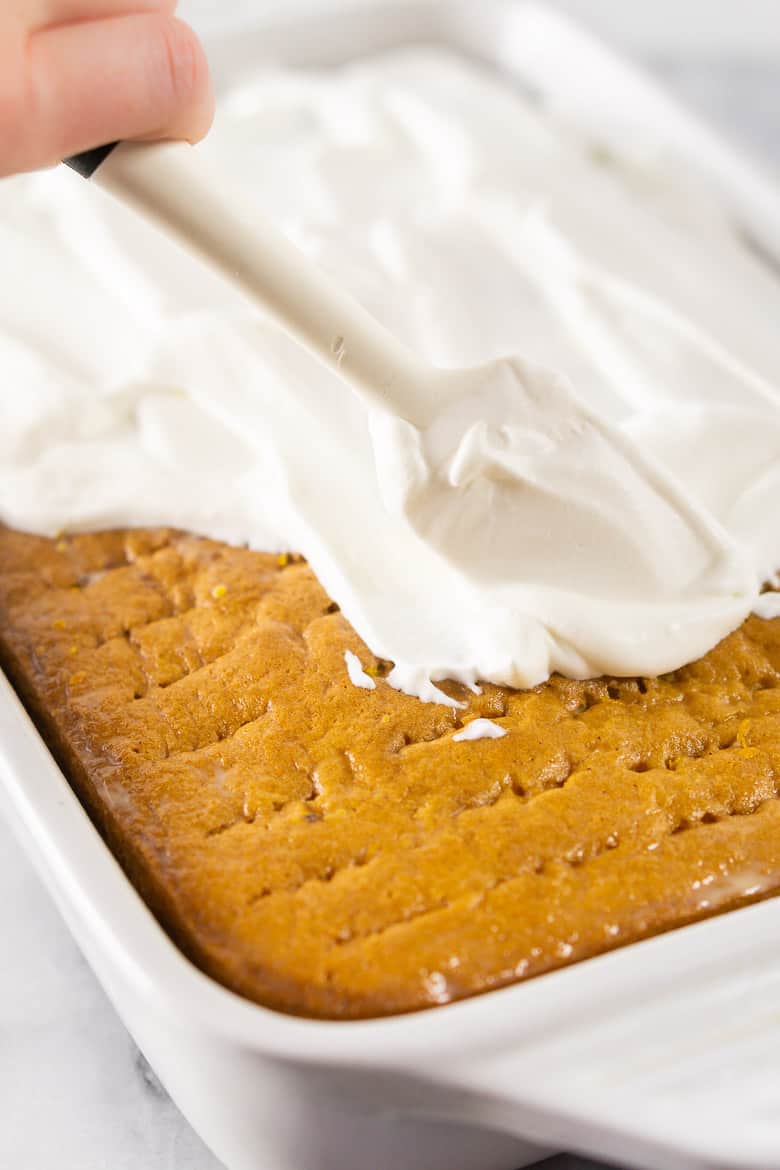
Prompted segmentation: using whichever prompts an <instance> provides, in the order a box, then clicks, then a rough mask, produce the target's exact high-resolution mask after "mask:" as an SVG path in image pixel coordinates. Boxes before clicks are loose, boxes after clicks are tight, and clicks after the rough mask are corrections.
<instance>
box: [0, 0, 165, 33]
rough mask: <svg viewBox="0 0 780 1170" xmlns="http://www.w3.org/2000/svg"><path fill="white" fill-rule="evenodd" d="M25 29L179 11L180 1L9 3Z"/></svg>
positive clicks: (16, 0)
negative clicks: (133, 14) (144, 13)
mask: <svg viewBox="0 0 780 1170" xmlns="http://www.w3.org/2000/svg"><path fill="white" fill-rule="evenodd" d="M10 3H11V8H12V9H14V8H16V9H17V10H18V15H19V17H20V19H21V20H22V22H23V25H24V27H25V28H27V29H29V30H30V31H32V32H34V31H36V30H38V29H41V28H46V27H48V26H51V25H58V24H70V23H72V22H74V21H81V20H105V19H107V18H108V17H111V16H127V15H128V14H129V13H136V12H167V13H172V12H174V11H175V10H176V4H177V0H10Z"/></svg>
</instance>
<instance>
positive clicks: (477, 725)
mask: <svg viewBox="0 0 780 1170" xmlns="http://www.w3.org/2000/svg"><path fill="white" fill-rule="evenodd" d="M505 735H506V728H505V727H501V726H500V724H498V723H493V722H491V720H490V719H472V720H471V722H470V723H467V724H466V726H465V727H464V728H463V729H462V730H461V731H457V732H456V733H455V735H453V737H452V738H453V741H454V742H455V743H463V742H465V741H467V740H473V739H503V737H504V736H505Z"/></svg>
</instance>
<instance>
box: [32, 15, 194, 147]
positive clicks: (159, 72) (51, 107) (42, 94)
mask: <svg viewBox="0 0 780 1170" xmlns="http://www.w3.org/2000/svg"><path fill="white" fill-rule="evenodd" d="M28 60H29V68H30V89H29V93H30V103H31V107H32V108H31V109H30V111H29V113H28V117H27V119H26V125H25V128H24V132H25V139H26V141H25V143H20V151H21V154H22V158H21V159H20V160H17V166H16V167H15V168H14V169H18V170H29V169H34V168H36V167H40V166H46V165H49V164H53V163H55V162H58V161H60V160H61V159H62V158H65V157H66V156H68V155H71V154H77V153H79V152H80V151H82V150H88V149H90V148H92V147H94V146H101V145H103V144H105V143H108V142H114V141H117V140H119V139H126V138H142V137H143V138H185V139H189V140H190V141H197V140H198V139H200V138H202V137H203V136H204V134H206V132H207V131H208V129H209V126H210V125H211V121H212V117H213V113H214V98H213V92H212V87H211V79H210V76H209V68H208V63H207V61H206V56H205V53H204V52H203V48H202V46H201V44H200V41H199V40H198V38H197V37H196V35H195V33H194V32H193V31H192V29H190V28H189V27H188V25H186V24H184V23H183V22H182V21H180V20H177V19H175V18H174V17H173V16H170V15H167V14H165V13H137V14H134V15H128V16H121V17H114V18H111V19H107V20H97V21H90V22H83V23H81V24H71V25H62V26H59V27H54V28H49V29H44V30H42V31H41V32H39V33H36V34H35V35H34V36H33V38H32V40H31V42H30V48H29V58H28Z"/></svg>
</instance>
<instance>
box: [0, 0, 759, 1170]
mask: <svg viewBox="0 0 780 1170" xmlns="http://www.w3.org/2000/svg"><path fill="white" fill-rule="evenodd" d="M237 26H238V27H237V28H236V30H235V32H234V34H233V35H231V36H229V37H227V38H224V37H223V38H221V39H218V40H216V41H215V42H214V43H213V45H212V46H211V49H212V59H213V61H214V65H215V69H216V73H217V78H218V81H220V82H223V83H224V82H225V81H226V79H228V78H230V77H231V76H232V77H236V76H239V77H240V76H241V74H242V73H243V72H244V71H245V70H247V69H248V68H250V67H252V68H254V67H256V66H257V63H258V60H259V59H262V58H272V59H277V60H284V61H287V62H290V63H296V64H298V63H299V64H308V63H321V64H328V63H335V62H338V61H343V60H346V59H349V58H352V57H356V56H360V55H363V54H365V53H366V52H367V51H371V50H376V49H381V48H386V47H389V46H391V45H393V44H398V43H401V42H405V41H420V40H424V41H428V42H444V43H446V44H448V45H450V46H453V47H456V48H459V49H461V50H463V51H464V52H466V53H468V54H471V55H473V56H478V57H480V58H481V59H483V60H487V61H492V62H493V64H494V65H495V66H496V67H498V68H500V69H501V70H502V71H504V72H505V73H506V74H507V77H508V79H509V80H511V81H514V82H515V83H518V84H522V85H523V86H525V87H526V88H531V89H532V90H534V91H536V92H538V93H539V94H540V95H542V97H543V98H544V100H545V101H547V102H548V103H549V104H550V105H552V106H554V107H555V108H556V109H557V110H558V111H559V112H560V113H561V114H562V115H564V116H567V117H571V118H573V119H575V120H576V121H578V122H579V123H580V124H582V125H585V126H586V127H590V128H591V130H592V131H593V133H594V135H595V136H596V137H597V139H598V141H599V142H601V143H605V142H606V143H609V142H610V141H611V140H613V139H617V140H618V141H623V140H624V139H625V135H626V133H628V134H630V135H633V136H635V137H636V138H641V139H642V140H644V141H656V142H660V143H664V144H667V145H668V146H669V147H670V148H673V149H674V150H676V151H678V152H681V153H683V154H684V155H685V156H686V158H687V159H688V160H689V161H690V162H693V163H694V164H695V165H696V166H697V167H699V168H701V169H702V170H703V171H705V172H706V173H708V174H709V176H710V178H711V179H712V181H713V183H714V184H716V186H717V187H718V188H719V189H720V190H721V191H722V193H723V197H724V198H725V199H727V200H730V201H731V203H732V206H733V209H734V213H735V216H738V217H739V220H740V223H741V226H742V228H743V229H744V231H745V232H746V233H748V234H750V235H752V236H753V237H755V239H757V240H758V241H760V242H761V244H762V246H763V248H764V249H765V251H767V252H768V253H771V254H773V255H774V256H775V257H777V255H778V254H779V253H780V203H779V202H778V198H777V194H776V192H775V191H774V189H773V187H772V185H771V184H770V183H769V182H767V181H766V180H763V179H762V178H761V177H760V176H759V175H758V174H757V172H755V171H754V170H753V169H751V168H750V167H747V166H746V165H745V164H744V163H742V162H741V161H740V160H738V159H737V158H736V157H735V155H734V154H733V153H732V151H731V150H730V149H729V148H728V147H726V146H725V145H723V144H722V143H720V142H719V141H718V140H717V138H715V137H714V136H713V135H711V134H710V133H709V132H707V131H705V130H703V129H702V128H701V127H699V126H698V125H697V123H696V122H695V120H693V119H691V118H690V117H688V116H687V115H685V114H683V113H681V112H680V111H679V110H678V109H677V108H676V107H675V106H674V104H673V103H672V102H671V101H669V99H667V98H666V97H664V96H663V95H662V94H660V93H658V92H657V91H656V89H655V88H654V86H652V85H651V84H650V83H649V82H647V81H646V80H644V79H642V78H641V77H639V76H638V75H636V74H635V73H634V72H633V71H632V70H631V69H630V68H629V67H628V66H625V65H623V64H622V63H620V62H619V61H616V60H615V59H614V57H612V56H611V55H610V54H609V53H608V52H607V51H606V50H604V49H603V48H601V47H600V46H598V45H596V44H594V43H593V42H592V41H591V40H590V39H589V38H588V37H586V36H585V35H584V34H582V33H580V32H579V31H577V30H576V29H575V28H573V27H572V26H571V25H569V24H568V23H567V22H565V21H563V20H562V19H561V18H560V17H558V16H556V15H555V14H553V13H552V12H551V11H548V10H547V9H545V8H543V7H540V6H537V5H535V4H531V3H523V2H521V0H520V2H517V3H512V2H511V0H510V2H507V0H484V2H482V3H475V2H474V3H468V4H444V3H426V4H418V3H412V2H408V3H403V4H401V3H395V4H386V5H377V4H374V5H371V6H370V7H368V8H367V7H363V8H362V9H360V10H357V11H356V12H355V13H354V15H349V16H348V15H347V14H345V12H344V9H343V6H340V7H339V10H338V13H336V12H333V13H330V14H328V13H325V14H321V15H312V17H311V19H309V20H307V21H306V22H305V23H301V22H300V20H297V21H295V22H291V21H289V20H288V21H287V22H286V23H275V24H273V25H268V24H263V23H262V22H260V21H258V20H249V21H248V22H245V21H243V20H242V21H239V22H237ZM725 275H726V274H724V278H725ZM0 803H1V804H2V806H3V807H4V808H5V809H6V811H7V813H8V815H9V816H10V818H11V821H12V823H13V824H14V825H15V827H16V828H17V830H18V832H19V835H20V838H21V840H22V841H23V843H24V844H25V845H26V847H27V849H28V850H29V854H30V856H31V858H32V860H33V861H34V863H35V864H36V866H37V868H38V869H39V871H40V873H41V875H42V876H43V878H44V880H45V882H46V884H47V885H48V887H49V889H50V891H51V892H52V894H53V896H54V897H55V899H56V901H57V903H58V904H59V906H60V908H61V910H62V913H63V915H64V917H65V918H66V920H67V922H68V923H69V925H70V928H71V930H72V931H73V934H74V935H75V937H76V939H77V941H78V943H79V945H80V946H81V948H82V949H83V951H84V953H85V954H86V956H87V958H88V959H89V961H90V962H91V964H92V966H93V967H94V969H95V971H96V972H97V974H98V976H99V978H100V979H101V981H102V983H103V985H104V986H105V988H106V991H107V992H108V994H109V996H110V997H111V999H112V1000H113V1002H114V1004H115V1005H116V1008H117V1010H118V1012H119V1013H120V1015H121V1016H122V1018H123V1020H124V1021H125V1023H126V1024H127V1026H128V1028H129V1029H130V1031H131V1032H132V1033H133V1035H134V1036H135V1038H136V1040H137V1042H138V1044H139V1045H140V1047H141V1048H142V1049H143V1051H144V1053H145V1054H146V1056H147V1058H148V1059H149V1061H150V1062H151V1063H152V1065H153V1066H154V1067H155V1069H156V1070H157V1072H158V1074H159V1076H160V1077H161V1079H162V1080H163V1082H164V1083H165V1085H166V1086H167V1088H168V1089H169V1091H170V1093H171V1095H172V1096H173V1098H174V1100H175V1101H176V1102H177V1104H178V1105H179V1106H180V1107H181V1109H182V1110H183V1112H184V1113H185V1115H186V1116H187V1117H188V1118H189V1120H190V1121H191V1122H192V1124H193V1125H194V1126H195V1128H196V1129H197V1130H198V1131H199V1132H200V1133H201V1135H202V1136H203V1138H204V1139H205V1140H206V1142H208V1143H209V1145H211V1146H212V1147H213V1149H214V1150H215V1152H216V1153H217V1154H218V1155H219V1157H221V1158H222V1159H223V1160H224V1161H225V1163H226V1164H227V1166H228V1167H230V1170H391V1167H392V1170H517V1168H518V1167H519V1166H521V1165H524V1164H527V1163H529V1162H531V1161H533V1160H535V1159H536V1158H539V1157H541V1156H543V1154H544V1153H545V1152H547V1151H549V1150H555V1149H561V1148H566V1149H574V1150H581V1151H583V1152H590V1153H593V1154H596V1155H601V1156H604V1157H607V1158H611V1159H614V1160H617V1161H622V1162H624V1163H626V1164H632V1165H636V1166H644V1167H649V1168H652V1170H662V1168H664V1167H667V1168H669V1170H672V1168H673V1170H687V1168H694V1167H697V1168H701V1167H724V1168H725V1167H729V1168H731V1170H734V1168H737V1167H745V1168H749V1170H762V1168H765V1170H777V1168H778V1167H779V1166H780V899H778V900H775V901H769V902H766V903H763V904H761V905H757V906H752V907H749V908H747V909H743V910H740V911H737V912H734V913H732V914H729V915H726V916H724V917H721V918H717V919H714V920H711V921H708V922H705V923H701V924H698V925H695V926H689V927H686V928H685V929H682V930H679V931H676V932H673V933H671V934H667V935H665V936H663V937H661V938H657V939H653V940H650V941H647V942H643V943H640V944H637V945H635V946H632V947H629V948H627V949H625V950H622V951H618V952H616V953H613V954H611V955H607V956H604V957H602V958H598V959H593V960H591V961H589V962H587V963H583V964H580V965H578V966H576V967H572V968H570V969H568V970H564V971H561V972H558V973H555V974H551V975H547V976H544V977H543V978H541V979H538V980H535V981H532V982H529V983H527V984H522V985H518V986H515V987H511V988H508V989H506V990H503V991H499V992H493V993H490V994H488V995H484V996H482V997H478V998H476V999H473V1000H471V1001H468V1002H465V1003H461V1004H455V1005H451V1006H448V1007H445V1008H439V1009H435V1010H431V1011H425V1012H421V1013H418V1014H415V1015H409V1016H403V1017H397V1018H394V1019H389V1020H381V1021H369V1022H362V1023H327V1022H317V1021H307V1020H300V1019H294V1018H291V1017H287V1016H284V1015H281V1014H278V1013H275V1012H271V1011H267V1010H265V1009H263V1008H260V1007H257V1006H255V1005H254V1004H251V1003H249V1002H247V1001H245V1000H243V999H241V998H239V997H238V996H235V995H233V994H232V993H230V992H228V991H226V990H224V989H223V988H222V987H220V986H219V985H218V984H216V983H215V982H213V981H212V980H210V979H208V978H207V977H205V976H204V975H202V974H200V972H198V971H197V970H196V969H195V968H194V967H193V966H192V965H191V964H190V963H189V962H188V961H187V960H186V959H185V958H184V957H183V956H182V955H181V954H180V953H179V951H178V950H177V949H176V948H175V947H174V946H173V944H172V943H171V942H170V941H169V940H168V938H167V937H166V935H165V934H164V933H163V931H162V930H161V929H160V927H159V926H158V925H157V923H156V922H155V920H154V919H153V917H152V916H151V914H150V913H149V912H148V910H147V909H146V907H145V906H144V904H143V903H142V902H141V900H140V899H139V897H138V896H137V894H136V893H135V891H134V890H133V888H132V886H131V885H130V884H129V883H128V881H127V880H126V878H125V877H124V875H123V873H122V871H121V870H120V868H119V866H118V865H117V863H116V862H115V861H114V859H113V858H112V856H111V854H110V853H109V852H108V850H107V849H106V847H105V846H104V844H103V843H102V841H101V839H100V837H99V836H98V834H97V833H96V831H95V830H94V828H93V827H92V825H91V823H90V821H89V820H88V818H87V817H86V815H85V814H84V812H83V811H82V809H81V806H80V805H79V803H78V801H77V800H76V798H75V797H74V795H73V793H72V792H71V790H70V788H69V786H68V784H67V782H66V780H65V779H64V777H63V775H62V773H61V772H60V771H59V769H58V768H57V766H56V764H55V763H54V761H53V760H52V758H51V756H50V755H49V753H48V751H47V750H46V748H45V746H44V744H43V743H42V741H41V739H40V738H39V736H38V735H37V733H36V731H35V729H34V728H33V726H32V725H31V723H30V721H29V720H28V718H27V716H26V715H25V713H24V711H23V709H22V707H21V705H20V704H19V702H18V700H17V699H16V697H15V695H14V693H13V691H12V690H11V688H10V687H9V686H8V684H7V683H6V682H5V680H4V679H2V677H1V676H0Z"/></svg>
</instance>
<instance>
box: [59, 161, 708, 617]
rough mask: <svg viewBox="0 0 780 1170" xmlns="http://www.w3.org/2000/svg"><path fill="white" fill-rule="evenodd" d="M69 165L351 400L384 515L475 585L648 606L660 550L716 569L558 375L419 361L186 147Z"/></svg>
mask: <svg viewBox="0 0 780 1170" xmlns="http://www.w3.org/2000/svg"><path fill="white" fill-rule="evenodd" d="M67 162H68V164H69V165H70V166H72V167H74V169H76V170H78V171H79V172H80V173H81V174H83V175H85V176H86V177H88V178H90V179H91V180H92V181H93V182H96V183H98V184H99V185H100V186H101V187H104V188H106V189H107V190H108V191H110V192H111V193H113V194H114V195H115V196H117V197H118V198H119V199H120V200H122V201H124V202H126V203H129V204H131V205H133V206H134V207H135V208H136V209H137V210H139V211H140V212H141V213H142V214H143V215H145V216H146V217H147V218H149V219H151V220H153V221H156V222H157V223H158V225H160V226H162V227H163V228H164V229H165V230H166V232H168V233H169V234H173V235H174V236H176V237H178V239H179V240H180V242H181V243H182V244H183V245H184V246H185V247H186V248H188V249H189V250H195V251H197V252H199V253H200V254H201V256H202V257H203V258H204V259H205V260H206V261H208V262H209V263H210V264H211V265H213V266H216V267H217V268H218V269H221V270H222V272H223V273H225V274H226V275H227V276H228V277H229V278H230V279H231V280H233V281H234V282H236V283H237V284H238V285H240V286H241V287H243V289H244V291H245V292H246V293H247V294H248V295H249V296H250V298H252V299H253V300H254V301H255V302H256V303H257V304H259V305H260V306H261V307H262V309H264V310H265V311H266V312H267V313H270V314H271V315H272V316H273V317H274V318H275V319H276V320H277V322H278V323H279V325H280V326H281V327H282V329H283V330H284V331H285V332H287V333H288V334H289V335H291V336H292V337H293V338H294V339H295V340H296V341H298V342H299V343H300V344H301V345H302V346H304V347H305V348H306V349H307V350H309V351H310V352H311V353H312V354H314V355H315V356H316V357H317V358H319V359H320V361H322V362H324V363H325V365H327V366H329V367H330V368H331V369H332V370H333V371H335V372H336V374H337V375H338V376H339V377H340V378H342V379H343V380H344V381H345V382H346V383H348V384H349V385H350V386H351V387H352V389H353V390H354V391H355V392H356V394H358V395H359V397H360V398H361V399H362V400H363V401H364V402H365V404H366V406H367V407H368V408H369V418H370V425H371V431H372V437H373V440H374V450H375V456H376V463H377V476H378V479H379V482H380V485H381V490H382V492H383V495H384V499H385V503H386V505H387V506H388V507H389V508H390V509H391V510H393V511H395V512H397V513H398V514H400V515H403V516H404V517H405V518H406V520H407V521H408V522H409V523H410V524H411V525H412V526H413V527H414V528H415V530H416V531H417V532H418V534H419V535H420V536H421V537H422V538H423V539H424V540H425V541H426V542H428V543H429V544H430V545H432V546H433V547H435V548H436V549H437V551H438V552H439V553H440V554H442V555H443V556H445V557H446V558H447V559H448V560H449V561H450V562H451V563H452V564H453V565H454V566H457V568H458V570H459V572H460V573H462V574H465V575H467V576H468V577H469V578H470V579H471V580H472V581H477V582H479V583H480V584H486V585H489V586H491V587H493V586H494V587H498V588H499V589H505V588H506V587H510V588H511V587H512V586H514V585H517V584H518V583H521V582H526V583H528V584H531V585H537V586H543V587H549V586H553V587H555V586H558V585H560V584H561V583H563V582H565V581H568V580H570V579H573V578H576V579H578V580H579V581H580V582H581V583H582V585H583V587H584V588H585V590H586V591H587V592H590V590H591V589H594V590H595V592H596V594H597V595H598V596H604V593H605V584H604V582H605V566H610V570H609V588H608V589H607V590H606V592H607V595H611V596H623V595H624V594H625V591H626V590H629V591H637V590H638V589H641V590H642V591H644V590H645V589H646V590H648V591H649V592H650V593H651V594H652V592H653V589H654V588H656V587H657V585H658V580H657V578H658V572H659V564H661V563H663V562H664V560H665V556H666V552H667V550H668V547H669V545H670V544H674V545H675V546H676V549H677V554H678V556H680V557H681V563H683V564H684V563H686V562H690V563H691V564H694V565H699V566H700V565H701V563H702V561H704V562H705V563H706V561H707V560H708V559H710V558H711V559H712V561H713V562H715V563H717V562H719V561H720V559H721V557H723V555H724V552H725V550H724V548H723V546H722V542H721V538H720V533H719V532H715V531H713V529H712V528H711V526H710V524H709V522H708V521H707V519H705V518H704V517H703V516H702V515H701V514H700V513H699V512H698V510H697V509H695V508H693V507H692V506H691V504H690V503H689V502H688V500H687V499H686V498H685V496H684V495H683V493H682V492H681V491H680V490H678V488H677V486H676V484H675V482H674V481H672V480H671V479H668V478H667V477H666V476H665V475H664V474H663V473H662V472H661V471H660V469H658V468H657V467H654V466H652V465H648V464H647V463H646V462H645V461H644V460H643V459H642V458H641V456H640V455H639V453H638V452H637V451H636V450H633V449H631V445H630V444H629V443H628V441H627V440H626V439H625V438H624V437H623V436H622V435H621V434H620V433H619V432H618V431H616V430H614V429H613V428H611V427H610V426H609V425H608V424H606V423H605V422H603V421H602V420H600V419H598V418H596V417H594V416H593V415H592V414H591V413H590V412H589V411H587V409H586V408H585V407H584V406H583V405H582V404H581V403H580V402H579V401H578V400H577V399H576V397H575V396H574V395H573V393H572V392H571V391H570V389H569V387H568V384H567V383H566V381H565V380H564V379H561V378H559V377H557V376H556V375H555V374H553V373H551V372H550V371H547V370H544V369H540V368H539V367H536V366H533V365H530V364H529V363H526V362H524V361H522V360H521V359H519V358H514V357H509V358H501V359H496V360H494V361H490V362H488V363H486V364H484V365H481V366H477V367H474V368H471V369H440V368H436V367H433V366H431V365H428V364H426V363H425V362H423V361H421V360H420V359H419V358H418V357H417V356H416V355H415V354H414V353H412V352H411V351H410V350H409V349H407V348H406V347H405V346H404V345H402V344H400V343H399V341H398V340H397V339H396V338H395V337H394V336H393V335H392V334H391V333H390V332H388V330H387V329H386V328H384V326H382V325H381V324H380V323H379V322H378V321H376V320H375V318H374V317H372V316H371V315H370V314H369V313H368V312H366V310H365V309H363V308H362V306H361V305H360V304H358V302H357V301H355V300H354V299H353V298H352V297H350V296H349V295H348V294H346V293H345V292H344V291H342V290H341V289H340V288H338V287H337V286H336V285H335V284H334V283H332V282H331V280H330V279H328V277H327V276H326V275H325V274H324V273H323V272H322V271H321V270H320V269H319V268H318V267H317V266H316V265H315V264H314V263H313V262H312V261H311V260H309V259H308V258H307V257H306V256H305V255H304V254H303V253H302V252H300V251H299V250H298V249H297V248H296V247H295V246H294V245H293V244H291V243H290V242H289V241H288V240H287V239H286V237H285V236H284V235H283V233H282V232H281V231H280V230H278V229H277V228H275V227H274V226H273V224H272V223H270V222H269V221H268V220H267V219H266V218H265V217H264V216H263V214H262V213H261V212H260V211H259V210H258V209H257V208H255V207H254V206H253V205H252V204H251V203H250V202H249V201H248V199H247V198H246V196H244V195H243V193H242V192H241V191H239V190H236V189H235V188H234V187H232V186H231V185H230V184H229V183H228V182H227V180H226V179H225V177H224V176H223V175H221V174H219V173H217V172H215V170H214V169H212V167H211V165H210V164H209V163H208V161H207V160H206V158H205V157H204V155H203V153H202V152H201V151H199V150H198V148H196V147H192V146H189V145H187V144H184V143H130V142H126V143H119V144H115V145H112V146H106V147H101V148H99V149H97V150H94V151H90V152H88V153H86V154H83V155H79V156H77V157H75V158H72V159H68V160H67ZM616 492H618V493H619V496H617V497H616V494H615V493H616ZM619 498H625V499H626V500H630V501H631V507H630V508H623V507H621V506H616V499H619ZM659 509H660V511H659ZM645 513H647V514H648V515H656V516H660V517H661V520H662V521H663V522H662V523H659V533H661V532H663V534H664V535H663V538H662V539H659V540H656V541H653V540H650V539H648V533H647V532H640V531H638V530H637V525H636V524H635V523H634V520H633V517H635V516H636V515H643V514H645ZM702 546H704V549H705V550H706V551H703V549H702ZM388 555H392V550H388ZM591 577H592V578H593V580H590V578H591ZM686 587H687V585H686Z"/></svg>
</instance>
